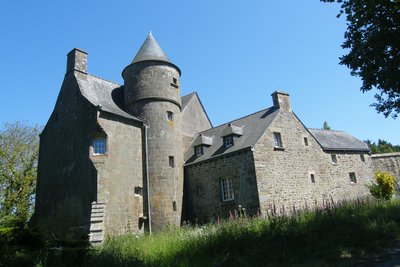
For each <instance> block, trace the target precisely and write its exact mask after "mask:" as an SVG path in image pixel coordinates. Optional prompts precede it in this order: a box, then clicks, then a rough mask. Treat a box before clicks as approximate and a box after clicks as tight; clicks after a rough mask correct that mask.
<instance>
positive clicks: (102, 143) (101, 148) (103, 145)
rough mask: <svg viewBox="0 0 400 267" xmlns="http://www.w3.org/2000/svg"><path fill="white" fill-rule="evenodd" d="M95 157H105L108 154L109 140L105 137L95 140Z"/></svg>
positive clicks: (95, 138) (93, 144)
mask: <svg viewBox="0 0 400 267" xmlns="http://www.w3.org/2000/svg"><path fill="white" fill-rule="evenodd" d="M92 146H93V155H104V154H106V152H107V140H106V138H105V137H104V136H101V137H94V138H93V143H92Z"/></svg>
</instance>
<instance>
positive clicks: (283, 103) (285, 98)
mask: <svg viewBox="0 0 400 267" xmlns="http://www.w3.org/2000/svg"><path fill="white" fill-rule="evenodd" d="M271 96H272V101H273V103H274V107H275V108H279V109H280V110H283V111H287V112H292V108H291V106H290V98H289V94H288V93H285V92H279V91H275V92H273V93H272V95H271Z"/></svg>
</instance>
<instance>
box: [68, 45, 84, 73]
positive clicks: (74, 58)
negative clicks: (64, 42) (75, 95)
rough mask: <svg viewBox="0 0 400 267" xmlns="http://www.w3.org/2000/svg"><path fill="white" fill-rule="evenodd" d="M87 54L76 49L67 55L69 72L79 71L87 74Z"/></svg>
mask: <svg viewBox="0 0 400 267" xmlns="http://www.w3.org/2000/svg"><path fill="white" fill-rule="evenodd" d="M87 55H88V54H87V53H86V52H85V51H83V50H81V49H79V48H74V49H72V50H71V52H69V53H68V54H67V72H66V73H69V72H71V71H79V72H81V73H83V74H87Z"/></svg>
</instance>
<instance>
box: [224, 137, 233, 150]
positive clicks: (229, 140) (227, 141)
mask: <svg viewBox="0 0 400 267" xmlns="http://www.w3.org/2000/svg"><path fill="white" fill-rule="evenodd" d="M224 145H225V147H226V148H228V147H231V146H233V136H232V135H229V136H226V137H225V138H224Z"/></svg>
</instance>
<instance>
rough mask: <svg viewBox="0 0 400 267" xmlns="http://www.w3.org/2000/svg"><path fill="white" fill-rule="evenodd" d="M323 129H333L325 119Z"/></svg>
mask: <svg viewBox="0 0 400 267" xmlns="http://www.w3.org/2000/svg"><path fill="white" fill-rule="evenodd" d="M322 130H329V131H330V130H332V128H331V126H329V124H328V123H327V122H326V121H324V125H322Z"/></svg>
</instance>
